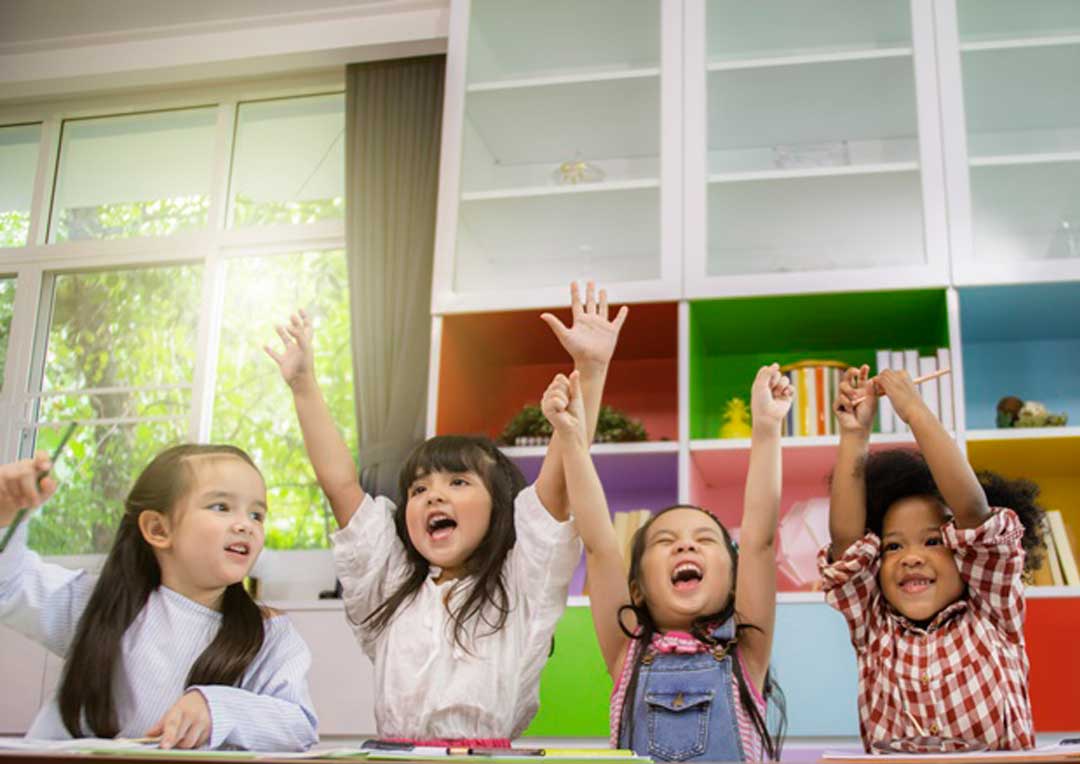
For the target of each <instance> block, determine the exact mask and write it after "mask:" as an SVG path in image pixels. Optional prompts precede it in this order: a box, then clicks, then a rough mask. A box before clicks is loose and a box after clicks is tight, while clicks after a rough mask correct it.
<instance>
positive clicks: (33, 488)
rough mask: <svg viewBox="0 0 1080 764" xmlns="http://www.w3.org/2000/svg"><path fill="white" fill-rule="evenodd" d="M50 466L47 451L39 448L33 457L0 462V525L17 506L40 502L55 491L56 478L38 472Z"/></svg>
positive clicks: (10, 518) (7, 521) (30, 506)
mask: <svg viewBox="0 0 1080 764" xmlns="http://www.w3.org/2000/svg"><path fill="white" fill-rule="evenodd" d="M50 469H52V463H51V462H49V455H48V454H47V453H45V452H44V451H38V452H37V453H36V454H34V458H33V459H23V460H21V461H18V462H12V463H11V464H4V465H0V528H6V527H7V526H9V525H11V523H12V521H13V520H14V519H15V513H16V512H18V511H19V510H20V509H33V508H34V507H37V506H40V505H41V504H42V503H43V502H44V501H45V500H46V499H48V498H49V497H50V496H52V495H53V493H55V492H56V481H55V480H53V479H52V478H51V477H48V476H45V477H43V478H42V479H41V482H40V483H39V482H38V475H40V474H41V473H43V472H48V471H49V470H50Z"/></svg>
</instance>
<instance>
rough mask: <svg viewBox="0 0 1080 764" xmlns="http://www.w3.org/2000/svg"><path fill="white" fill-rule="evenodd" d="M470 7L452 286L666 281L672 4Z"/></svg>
mask: <svg viewBox="0 0 1080 764" xmlns="http://www.w3.org/2000/svg"><path fill="white" fill-rule="evenodd" d="M469 6H470V7H469V18H468V47H467V63H466V72H465V80H466V84H465V95H464V110H463V112H464V114H463V116H464V124H463V128H462V141H461V144H462V145H461V172H460V181H459V182H460V189H459V192H460V196H459V199H458V211H457V230H456V242H455V249H454V257H453V276H452V279H453V283H452V285H451V287H452V290H453V291H454V292H455V293H469V292H481V293H482V292H489V293H490V292H493V291H501V290H503V289H506V288H512V289H513V288H516V289H521V288H523V287H527V286H531V287H544V286H556V285H558V286H560V287H561V286H562V285H565V283H566V282H567V281H568V280H569V279H571V278H596V279H599V280H602V281H603V282H605V283H606V284H611V283H612V282H626V281H647V280H655V279H659V278H660V277H661V255H660V253H661V231H660V218H661V204H660V198H661V194H660V187H661V153H662V152H661V145H662V137H661V133H662V126H661V121H662V120H661V79H662V78H661V68H662V67H661V26H662V19H661V15H662V8H661V2H660V0H589V2H580V0H544V2H535V0H471V2H470V3H469ZM676 52H677V51H676ZM672 116H673V117H674V118H675V119H677V118H678V115H672Z"/></svg>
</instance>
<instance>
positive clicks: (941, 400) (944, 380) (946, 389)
mask: <svg viewBox="0 0 1080 764" xmlns="http://www.w3.org/2000/svg"><path fill="white" fill-rule="evenodd" d="M937 366H938V369H939V370H940V369H951V368H952V352H951V351H950V350H949V348H938V349H937ZM937 383H938V404H939V406H940V409H941V424H943V425H944V426H945V429H946V430H953V431H955V430H956V416H955V414H953V375H952V374H945V375H943V376H940V377H938V378H937Z"/></svg>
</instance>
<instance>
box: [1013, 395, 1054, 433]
mask: <svg viewBox="0 0 1080 764" xmlns="http://www.w3.org/2000/svg"><path fill="white" fill-rule="evenodd" d="M1068 421H1069V415H1068V414H1066V413H1065V412H1062V413H1060V414H1051V413H1050V412H1049V411H1047V410H1046V406H1044V405H1043V404H1041V403H1039V402H1038V401H1022V400H1020V399H1019V398H1017V397H1016V396H1015V395H1007V396H1005V397H1004V398H1002V399H1001V400H1000V401H998V404H997V426H998V427H1064V426H1065V425H1066V424H1067V423H1068Z"/></svg>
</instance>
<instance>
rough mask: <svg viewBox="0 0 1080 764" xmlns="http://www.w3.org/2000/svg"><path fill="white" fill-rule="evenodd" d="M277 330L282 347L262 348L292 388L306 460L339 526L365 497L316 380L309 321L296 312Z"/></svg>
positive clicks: (350, 457) (347, 521)
mask: <svg viewBox="0 0 1080 764" xmlns="http://www.w3.org/2000/svg"><path fill="white" fill-rule="evenodd" d="M277 333H278V336H279V337H281V343H282V345H283V349H282V350H281V351H280V352H277V351H275V350H274V349H273V348H271V347H270V346H269V345H264V346H263V349H264V350H266V353H267V355H269V356H270V357H271V358H272V359H274V362H275V363H276V364H277V365H278V369H279V370H280V371H281V377H282V379H284V380H285V384H287V385H288V386H289V389H290V390H292V395H293V404H294V405H295V406H296V416H297V418H298V419H299V420H300V431H301V432H302V433H303V436H304V448H305V450H306V451H307V455H308V459H309V460H310V461H311V466H312V467H313V468H314V469H315V477H316V479H318V481H319V485H320V486H321V487H322V489H323V493H325V494H326V498H328V499H329V500H330V508H331V509H332V510H333V511H334V517H335V518H336V519H337V522H338V525H339V526H340V527H342V528H344V527H345V526H346V525H348V524H349V520H350V519H351V518H352V516H353V513H354V512H356V510H357V508H358V507H359V506H360V503H361V502H362V501H363V500H364V489H363V488H361V487H360V480H359V478H358V477H357V471H356V465H355V464H354V463H353V459H352V456H351V455H350V454H349V448H348V446H346V445H345V440H344V439H343V438H342V437H341V433H340V432H338V429H337V426H336V425H335V424H334V419H333V417H332V416H331V415H330V408H329V407H328V406H327V405H326V400H325V399H324V398H323V394H322V390H321V389H320V388H319V383H318V381H317V380H316V379H315V353H314V348H313V344H312V339H313V337H314V334H315V329H314V327H313V326H312V324H311V319H310V318H309V317H308V315H307V314H306V313H305V312H304V311H302V310H301V311H300V312H299V315H295V314H294V315H292V316H290V318H289V324H288V326H278V327H277Z"/></svg>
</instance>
